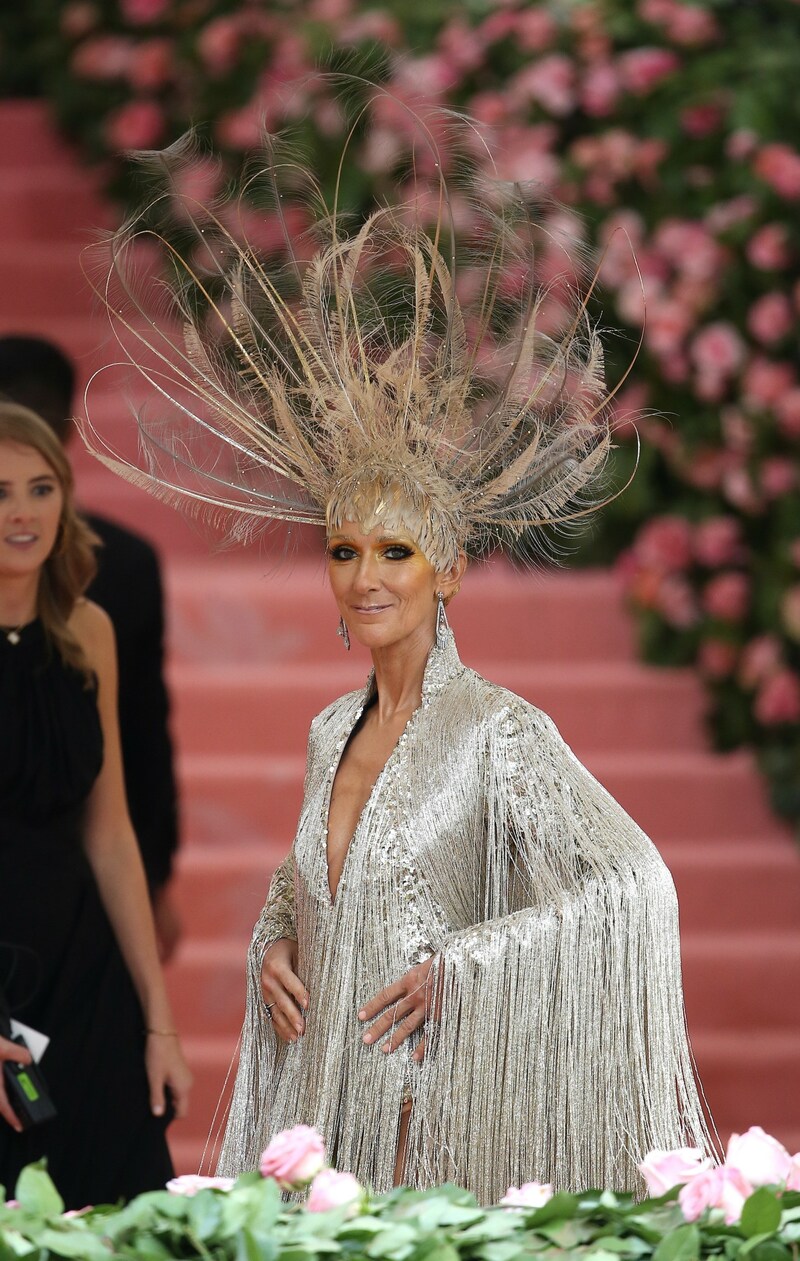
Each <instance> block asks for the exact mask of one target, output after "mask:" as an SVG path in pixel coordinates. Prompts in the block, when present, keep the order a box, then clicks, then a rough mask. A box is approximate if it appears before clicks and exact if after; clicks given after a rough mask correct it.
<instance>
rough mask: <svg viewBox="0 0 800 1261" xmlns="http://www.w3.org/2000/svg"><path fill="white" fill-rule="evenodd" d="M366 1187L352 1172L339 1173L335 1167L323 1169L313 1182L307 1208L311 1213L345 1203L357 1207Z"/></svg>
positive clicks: (323, 1211) (325, 1210) (338, 1206)
mask: <svg viewBox="0 0 800 1261" xmlns="http://www.w3.org/2000/svg"><path fill="white" fill-rule="evenodd" d="M363 1194H364V1188H363V1187H362V1186H361V1183H360V1182H359V1181H358V1179H357V1178H354V1177H353V1175H352V1174H351V1173H337V1171H336V1170H335V1169H323V1170H321V1171H320V1173H318V1174H317V1176H316V1178H315V1179H314V1181H313V1182H312V1183H311V1190H310V1192H309V1196H308V1200H307V1202H306V1208H307V1209H308V1211H309V1212H310V1213H325V1212H327V1210H328V1209H330V1208H341V1207H342V1205H344V1204H352V1205H353V1209H354V1210H355V1209H356V1207H357V1203H358V1201H359V1200H360V1199H361V1197H362V1196H363Z"/></svg>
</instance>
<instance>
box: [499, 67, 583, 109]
mask: <svg viewBox="0 0 800 1261" xmlns="http://www.w3.org/2000/svg"><path fill="white" fill-rule="evenodd" d="M509 92H510V93H511V96H512V99H514V100H515V101H517V102H518V103H520V104H523V103H526V102H527V101H531V100H532V101H536V102H537V104H539V105H541V107H542V109H544V110H546V111H547V112H548V114H553V115H555V117H556V118H563V117H565V116H566V115H567V114H570V113H572V111H573V110H574V108H575V105H576V95H575V66H574V65H573V63H572V61H571V60H570V58H569V57H566V56H564V54H563V53H551V54H550V55H549V56H548V57H542V58H540V60H539V61H534V62H533V63H532V65H530V66H528V67H526V68H525V69H524V70H520V72H519V73H518V74H517V75H515V76H514V79H513V80H512V82H511V84H510V85H509Z"/></svg>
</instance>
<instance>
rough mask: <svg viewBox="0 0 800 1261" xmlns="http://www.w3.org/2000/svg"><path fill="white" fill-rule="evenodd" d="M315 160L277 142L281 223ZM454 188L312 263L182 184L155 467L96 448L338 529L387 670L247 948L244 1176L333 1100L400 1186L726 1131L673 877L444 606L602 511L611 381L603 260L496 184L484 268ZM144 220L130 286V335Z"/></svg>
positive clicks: (492, 1191)
mask: <svg viewBox="0 0 800 1261" xmlns="http://www.w3.org/2000/svg"><path fill="white" fill-rule="evenodd" d="M180 161H181V153H180V151H179V150H178V151H175V150H173V151H172V152H171V153H169V154H168V155H166V157H165V158H163V159H162V162H163V163H166V164H169V163H170V162H171V163H173V164H174V163H176V162H177V163H180ZM286 169H287V167H286V166H285V164H281V162H279V161H278V160H277V158H274V157H273V155H270V159H269V161H268V163H267V167H266V172H265V181H266V186H267V187H270V186H272V187H273V188H274V190H275V195H274V197H273V198H272V201H271V205H272V211H273V213H274V214H276V215H278V216H281V215H282V214H283V213H284V206H285V202H284V201H283V200H282V196H281V190H280V188H279V183H280V175H281V171H284V170H286ZM440 169H441V168H440ZM292 171H293V178H294V185H293V190H294V193H295V194H296V191H297V179H296V174H297V168H296V167H295V168H292ZM178 188H179V181H178V180H176V181H175V183H174V190H177V189H178ZM290 191H291V190H290ZM440 192H441V197H440V199H439V205H440V208H442V207H443V208H444V209H443V210H442V220H443V221H446V222H439V223H438V224H436V225H434V227H433V228H431V229H428V228H426V226H425V225H423V224H421V223H420V221H419V215H418V213H417V210H416V209H415V208H411V209H410V210H402V211H398V212H393V211H391V210H389V209H384V210H381V211H378V212H377V213H376V214H375V215H373V217H372V218H371V219H369V220H368V222H367V223H366V224H364V226H363V227H362V228H361V229H360V230H358V231H354V232H353V233H348V232H347V231H346V229H345V228H344V227H343V226H342V223H341V221H340V219H339V218H338V217H337V215H336V213H334V214H333V215H331V216H330V217H329V218H327V219H324V220H323V219H320V220H319V221H318V222H317V224H316V225H315V226H316V230H317V233H318V237H317V248H316V251H315V252H313V253H312V251H311V250H310V249H308V248H305V247H304V248H305V253H303V252H302V251H300V250H298V251H296V254H297V255H299V256H297V257H295V258H294V260H293V261H294V264H295V271H294V274H293V275H292V274H291V273H289V279H288V280H286V281H285V283H284V278H285V275H286V273H284V274H283V275H282V276H281V277H278V278H276V273H275V272H274V271H272V270H270V268H269V265H268V264H267V263H262V262H260V261H258V259H257V257H256V254H255V252H254V251H252V250H250V249H249V248H248V247H247V245H246V243H244V244H243V243H242V242H241V240H240V239H239V238H238V237H237V235H236V232H235V231H234V230H233V229H229V228H227V227H226V226H225V224H226V223H231V222H232V221H233V217H232V216H230V215H228V216H227V217H225V216H223V215H222V214H221V213H220V212H219V211H218V210H216V209H215V210H214V212H213V213H211V212H208V213H200V212H198V211H197V208H196V206H194V205H192V204H189V203H187V204H184V205H183V206H182V208H181V223H182V224H183V225H184V229H185V225H186V224H187V223H189V224H194V226H195V228H196V234H197V239H196V245H195V247H194V249H193V250H191V251H188V250H187V251H186V253H185V254H184V256H183V258H177V259H176V258H175V256H174V255H173V263H174V265H175V266H177V267H178V268H179V269H181V268H182V269H183V274H182V278H181V281H180V283H179V286H178V306H179V312H180V316H181V319H182V322H183V335H182V338H180V339H176V338H173V337H171V336H170V333H169V329H165V328H163V327H161V326H158V325H157V324H153V323H152V322H150V323H146V322H145V325H144V327H145V330H146V331H145V332H144V333H143V334H141V337H142V347H141V353H140V354H139V355H137V356H136V363H135V367H136V368H137V369H138V370H139V371H140V372H141V373H142V375H143V376H144V377H145V379H146V380H148V381H149V382H150V383H151V384H152V385H154V386H155V387H156V389H157V390H158V392H159V394H160V396H161V398H162V400H164V405H163V408H162V409H161V411H160V412H159V413H158V415H156V416H155V417H153V416H152V415H150V416H144V415H143V416H141V417H140V418H139V422H138V423H139V436H140V450H141V451H142V452H144V455H145V457H146V459H145V462H144V464H143V465H136V466H132V465H131V463H130V462H126V460H125V459H124V458H123V457H121V456H116V455H114V454H113V453H111V452H110V451H109V449H108V447H107V446H104V445H103V444H101V443H97V442H95V445H96V446H97V447H98V448H99V450H98V454H99V455H100V458H102V459H104V460H105V461H106V462H107V463H108V464H109V465H110V466H111V467H113V468H115V469H117V471H119V472H122V473H123V475H126V476H128V477H131V478H132V479H134V480H135V481H137V482H138V483H139V484H140V485H144V486H146V487H148V488H149V489H151V490H152V491H154V492H155V493H157V494H160V495H161V496H162V497H164V498H167V499H168V500H172V501H186V500H189V501H191V502H193V503H194V504H195V506H196V507H200V508H202V509H203V510H205V509H207V508H208V507H209V506H210V507H211V508H212V509H214V510H216V511H218V512H221V513H224V514H225V516H226V517H227V519H228V521H229V522H230V523H231V524H232V529H233V532H234V533H235V534H237V535H238V536H240V537H243V536H245V535H246V534H247V532H248V529H249V528H250V527H252V526H253V525H254V524H258V522H259V521H261V522H263V521H265V520H266V521H274V520H279V519H280V520H284V521H289V522H292V521H298V522H309V523H315V524H319V525H322V526H324V527H325V529H326V531H327V555H328V568H329V575H330V579H331V583H332V586H333V591H334V595H335V597H336V600H337V603H338V607H339V611H340V613H341V616H342V622H341V626H340V631H341V633H343V635H344V637H345V639H346V640H347V637H348V635H354V636H355V637H356V638H358V639H359V640H360V641H361V642H362V643H363V644H366V645H367V646H368V647H369V648H370V650H371V651H372V656H373V662H374V667H375V668H374V673H373V676H372V677H371V679H370V681H369V682H368V683H367V685H366V686H365V688H364V689H363V690H360V691H357V692H354V693H352V694H350V695H347V696H344V697H342V698H341V699H339V700H337V701H335V702H334V703H333V704H332V705H330V706H329V707H328V708H327V709H326V710H325V711H324V712H323V713H322V714H320V715H319V716H318V717H317V718H316V719H315V720H314V722H313V724H312V727H311V734H310V738H309V744H308V763H307V772H306V780H305V795H304V801H303V807H302V813H301V817H300V822H299V826H298V831H297V836H296V838H295V841H294V844H293V846H292V848H291V852H290V854H289V856H288V857H287V858H286V860H285V861H284V862H283V863H282V865H281V866H280V868H279V870H278V872H277V873H276V875H275V878H274V880H273V882H272V886H271V888H270V892H269V897H268V899H267V903H266V906H265V907H264V911H263V913H262V915H261V918H260V920H259V922H258V924H257V926H256V929H255V935H254V938H253V943H252V947H251V950H250V956H249V983H248V997H247V1014H246V1020H245V1026H244V1032H243V1035H242V1042H241V1053H240V1063H239V1070H238V1077H237V1080H236V1086H235V1091H234V1096H233V1101H232V1106H231V1110H230V1115H229V1119H228V1124H227V1131H226V1134H225V1139H224V1145H223V1150H222V1155H221V1160H220V1165H219V1169H220V1172H221V1173H224V1174H237V1173H239V1172H240V1171H242V1170H244V1169H249V1168H253V1167H255V1166H256V1165H257V1163H258V1159H259V1154H260V1152H261V1151H262V1149H263V1148H264V1147H265V1146H266V1144H267V1142H268V1140H269V1139H270V1137H271V1136H272V1135H273V1134H275V1133H276V1132H277V1131H279V1130H281V1129H283V1128H285V1127H287V1126H291V1125H293V1124H296V1123H301V1122H302V1123H306V1124H309V1125H314V1126H317V1127H318V1128H319V1130H320V1131H321V1133H322V1134H323V1136H324V1139H325V1142H326V1144H327V1148H328V1153H329V1158H330V1160H331V1162H332V1163H333V1164H334V1165H335V1166H337V1167H338V1168H340V1169H343V1170H344V1169H346V1170H351V1171H352V1172H353V1173H354V1174H355V1175H356V1176H357V1177H358V1178H359V1179H361V1180H362V1181H363V1182H365V1183H369V1184H371V1185H372V1186H373V1187H374V1188H375V1189H376V1190H378V1191H384V1190H387V1189H388V1188H390V1187H391V1186H392V1184H393V1182H394V1181H396V1180H397V1179H399V1178H402V1180H403V1181H405V1182H408V1183H411V1184H413V1185H416V1186H426V1185H430V1184H434V1183H439V1182H442V1181H445V1180H450V1181H453V1182H456V1183H459V1184H461V1185H463V1186H465V1187H468V1188H470V1189H471V1190H472V1191H474V1193H475V1194H476V1195H477V1196H478V1197H479V1199H481V1200H483V1201H491V1200H495V1199H497V1198H498V1196H500V1195H501V1194H502V1193H503V1192H504V1191H505V1190H506V1188H507V1187H508V1186H509V1184H511V1183H516V1184H519V1183H520V1182H522V1181H526V1180H532V1179H538V1180H541V1181H547V1182H552V1183H554V1184H555V1186H556V1187H557V1188H561V1189H564V1188H570V1189H580V1188H586V1187H589V1186H607V1187H611V1188H618V1189H632V1190H635V1189H636V1188H637V1187H638V1186H639V1185H640V1182H639V1176H638V1174H637V1171H636V1164H637V1161H639V1160H641V1159H642V1157H643V1156H644V1154H645V1153H646V1152H647V1151H648V1150H650V1149H653V1148H674V1147H683V1146H690V1145H691V1146H694V1145H696V1146H699V1147H702V1148H707V1147H708V1145H709V1139H708V1135H707V1131H706V1127H705V1124H704V1120H703V1115H702V1110H701V1106H700V1103H699V1100H698V1095H697V1091H696V1087H695V1083H694V1079H693V1071H692V1061H691V1055H690V1051H689V1046H688V1043H687V1037H686V1031H685V1023H684V1009H683V997H682V988H681V970H680V958H679V942H678V914H677V905H676V899H675V892H674V888H673V884H672V880H671V878H670V876H669V873H668V872H667V870H666V868H665V867H664V865H663V863H662V861H661V859H660V857H659V855H658V853H657V852H656V850H655V849H654V847H653V845H652V844H651V843H650V841H649V840H648V839H647V838H646V837H645V836H644V835H643V834H642V832H641V831H640V829H639V828H638V827H637V826H636V824H635V823H634V822H633V821H632V820H631V819H630V818H629V817H628V816H627V815H626V814H625V812H624V811H623V810H622V809H621V807H620V806H619V805H618V804H617V803H616V802H615V801H614V800H613V799H612V798H611V797H610V796H609V795H608V793H607V792H606V791H605V790H604V789H603V788H602V787H601V786H600V785H599V784H598V783H597V782H596V781H595V780H594V779H593V778H592V776H591V775H590V774H589V773H588V772H587V771H586V770H585V769H584V767H583V766H581V764H580V763H579V762H578V761H577V760H576V758H575V757H574V755H573V754H572V753H571V752H570V750H569V749H568V748H567V747H566V745H565V744H564V742H563V740H562V739H561V737H560V736H559V734H558V732H557V730H556V729H555V727H554V725H553V723H552V721H551V720H550V719H549V718H548V717H547V716H546V715H545V714H543V713H541V712H540V711H539V710H537V709H536V708H535V707H533V706H532V705H530V704H528V703H527V702H525V701H524V700H521V699H520V698H519V697H517V696H514V695H513V694H511V693H510V692H508V691H505V690H504V689H502V688H500V687H497V686H495V685H494V684H492V683H490V682H487V681H486V680H484V679H482V678H481V677H480V676H479V675H477V674H476V673H475V672H474V671H473V670H471V669H468V668H467V667H465V666H464V665H462V663H461V661H460V660H459V657H458V653H457V650H456V645H455V642H454V639H453V636H452V633H451V632H450V630H449V628H448V626H447V619H446V615H445V611H444V605H445V602H446V601H447V600H449V599H450V598H452V596H453V595H454V594H455V593H456V592H457V589H458V586H459V584H460V582H461V578H462V575H463V572H464V567H465V554H466V553H467V552H469V553H472V554H480V553H485V552H486V551H488V550H490V549H491V547H493V546H497V545H503V544H507V543H509V542H511V541H514V540H519V539H521V538H527V539H530V537H531V532H532V531H533V532H534V533H535V532H536V530H537V528H539V527H547V529H548V531H549V530H551V528H552V527H553V526H558V525H559V524H561V525H566V526H568V525H569V524H570V522H572V521H573V520H574V519H575V518H576V517H578V516H580V515H582V514H583V513H584V512H585V511H587V510H588V506H589V503H590V500H591V499H592V497H593V496H592V486H593V483H594V482H595V480H596V477H597V474H598V473H599V472H600V470H601V469H602V466H603V462H604V459H605V456H606V454H607V451H608V449H609V443H610V429H609V420H608V406H607V405H608V403H609V401H610V397H611V395H610V394H609V392H608V390H607V388H606V386H605V384H604V379H603V365H602V351H601V347H600V343H599V340H598V337H597V334H596V332H595V330H594V328H593V327H592V326H591V324H590V322H589V320H588V318H587V317H586V308H585V302H584V301H583V300H582V299H580V298H578V300H577V301H576V299H575V294H576V291H577V289H578V286H577V284H576V283H575V277H574V274H573V275H572V277H571V278H570V277H569V276H568V277H567V279H566V280H565V281H564V282H563V283H561V284H560V285H557V284H556V282H555V281H554V280H553V268H552V265H550V266H549V280H548V285H547V286H546V287H542V286H541V285H540V284H539V282H538V279H537V274H536V262H537V258H538V255H537V253H536V248H535V247H538V246H539V245H541V244H542V241H543V240H544V248H545V250H549V255H548V258H549V260H550V264H552V256H553V254H554V253H558V252H559V251H562V252H563V253H564V255H565V257H566V256H568V255H569V252H570V251H569V249H568V246H565V245H564V243H563V241H560V240H556V239H555V236H554V235H553V234H552V233H548V230H547V225H546V223H545V224H542V223H541V222H539V221H538V220H537V221H534V219H533V217H532V215H531V212H530V208H529V204H528V203H527V202H526V201H525V199H524V198H523V196H522V195H521V194H520V192H519V190H513V189H506V190H504V192H503V193H502V195H501V194H500V193H499V192H498V190H493V192H492V193H491V195H487V196H486V197H484V198H480V199H478V200H477V202H476V204H475V205H474V206H473V207H472V210H471V213H472V215H473V219H472V221H471V239H472V242H473V244H474V245H475V253H474V257H473V259H472V261H471V264H470V267H469V268H468V269H467V270H466V271H465V272H462V273H461V277H460V279H462V280H464V281H466V282H467V283H463V284H459V277H457V276H456V274H455V271H456V264H455V252H454V251H453V252H451V251H450V247H449V246H448V247H447V248H448V256H447V257H445V255H444V254H443V252H442V250H443V248H444V244H443V243H444V242H445V241H450V240H451V239H452V232H451V229H452V228H453V224H452V222H451V221H450V220H448V219H447V214H448V211H447V207H448V205H449V203H448V200H447V189H446V187H444V185H442V187H441V189H440ZM173 195H174V196H179V194H178V193H177V192H175V191H174V192H173ZM435 200H436V199H435V198H434V204H435ZM427 204H428V205H430V204H431V200H430V198H429V199H428V202H427ZM540 229H541V232H540ZM138 230H139V225H137V224H136V223H135V222H134V223H133V224H131V225H128V228H127V230H126V234H124V235H122V236H120V237H119V238H118V240H117V242H116V244H115V255H114V267H113V276H112V284H111V287H110V288H109V289H108V290H107V291H106V297H107V301H108V304H109V309H110V310H111V312H112V315H113V316H114V318H116V319H118V320H120V319H121V320H122V321H123V323H124V324H125V327H126V329H127V330H128V332H129V333H131V334H133V335H136V334H137V330H138V329H140V328H141V327H142V323H141V321H139V320H138V319H136V318H132V317H130V316H125V315H121V314H120V312H123V311H126V310H130V302H131V300H132V301H133V306H134V312H135V311H136V310H137V308H138V311H139V312H141V311H142V310H143V307H142V305H141V302H140V300H139V299H138V297H137V296H136V294H135V291H134V288H133V282H132V281H131V280H130V279H129V273H128V272H127V271H126V268H125V257H126V254H127V250H128V247H129V246H130V245H131V244H135V241H136V237H137V233H138ZM142 231H143V232H148V231H149V228H148V225H147V224H146V223H144V221H143V226H142ZM537 234H538V235H537ZM320 237H321V238H322V240H321V243H319V241H320ZM286 239H287V245H288V246H289V247H291V245H292V244H293V243H294V242H293V240H292V235H291V233H290V232H288V230H287V234H286ZM569 265H570V264H569V262H568V264H567V268H566V269H567V271H568V270H569ZM476 276H478V277H479V279H480V283H477V284H476V283H475V277H476ZM209 277H211V279H209ZM188 290H191V293H192V299H191V301H190V300H189V298H188V297H187V296H186V294H187V291H188ZM198 291H199V292H200V293H201V295H202V294H204V295H205V296H206V297H207V298H208V301H209V303H210V314H211V317H212V318H209V306H208V305H207V306H206V307H205V308H202V304H201V308H200V309H199V310H198V306H197V304H196V301H195V299H196V298H197V294H198ZM554 294H556V295H557V297H558V307H559V311H560V313H561V322H560V328H559V331H558V332H557V333H556V332H554V331H553V330H554V315H553V307H552V300H553V297H554ZM209 295H213V296H209ZM220 295H221V296H220ZM145 314H147V312H146V310H145ZM88 436H89V440H90V441H91V439H92V434H91V432H89V435H88ZM138 458H140V459H141V456H140V457H138ZM596 498H597V496H596V495H594V499H595V500H596ZM467 581H468V579H467ZM587 613H588V611H587Z"/></svg>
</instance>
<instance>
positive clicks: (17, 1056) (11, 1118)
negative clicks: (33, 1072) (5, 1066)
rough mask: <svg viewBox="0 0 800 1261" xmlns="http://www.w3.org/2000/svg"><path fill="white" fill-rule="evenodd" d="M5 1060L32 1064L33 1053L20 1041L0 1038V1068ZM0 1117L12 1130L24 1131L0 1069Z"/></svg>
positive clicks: (19, 1132)
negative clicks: (12, 1105)
mask: <svg viewBox="0 0 800 1261" xmlns="http://www.w3.org/2000/svg"><path fill="white" fill-rule="evenodd" d="M4 1060H11V1061H12V1062H13V1063H15V1064H30V1062H31V1053H30V1051H29V1050H28V1048H27V1047H24V1046H20V1045H19V1043H18V1042H12V1041H11V1040H10V1038H0V1069H1V1066H2V1063H3V1061H4ZM0 1117H2V1118H3V1120H4V1121H8V1124H9V1125H10V1126H11V1128H12V1130H16V1131H17V1133H18V1134H21V1133H22V1123H21V1121H20V1119H19V1117H18V1116H17V1114H16V1112H15V1111H14V1109H13V1108H12V1107H11V1104H10V1103H9V1101H8V1095H7V1094H6V1086H5V1081H4V1080H3V1074H2V1071H0Z"/></svg>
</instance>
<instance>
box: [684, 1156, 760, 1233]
mask: <svg viewBox="0 0 800 1261" xmlns="http://www.w3.org/2000/svg"><path fill="white" fill-rule="evenodd" d="M752 1191H753V1188H752V1187H751V1186H750V1184H749V1183H748V1182H747V1181H746V1180H745V1179H744V1178H743V1177H742V1174H741V1173H740V1172H739V1170H738V1169H729V1168H728V1167H727V1166H726V1165H721V1166H720V1167H719V1168H718V1169H706V1170H704V1171H703V1172H702V1173H699V1174H697V1175H696V1176H695V1177H694V1178H692V1179H691V1181H690V1182H687V1184H686V1186H685V1187H683V1189H682V1190H681V1192H680V1194H679V1196H678V1203H679V1204H680V1206H681V1211H682V1213H683V1216H684V1217H685V1218H686V1220H687V1222H695V1221H697V1219H698V1217H700V1216H702V1214H703V1213H704V1212H705V1211H706V1209H709V1208H718V1209H721V1210H722V1213H723V1216H724V1219H725V1224H726V1225H727V1226H733V1225H734V1223H735V1222H738V1220H739V1218H740V1217H741V1215H742V1208H743V1207H744V1202H745V1200H746V1199H747V1197H748V1196H749V1195H751V1194H752Z"/></svg>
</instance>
